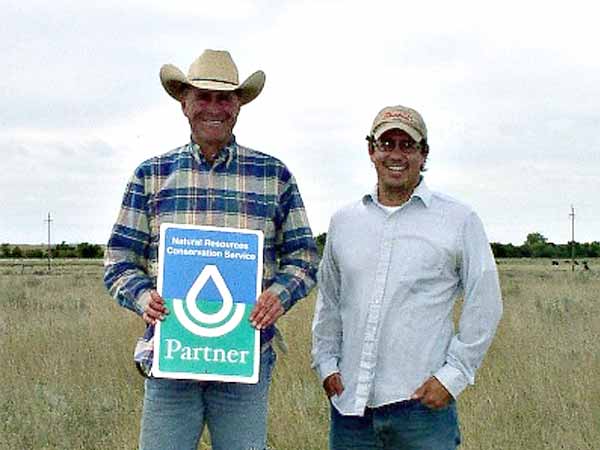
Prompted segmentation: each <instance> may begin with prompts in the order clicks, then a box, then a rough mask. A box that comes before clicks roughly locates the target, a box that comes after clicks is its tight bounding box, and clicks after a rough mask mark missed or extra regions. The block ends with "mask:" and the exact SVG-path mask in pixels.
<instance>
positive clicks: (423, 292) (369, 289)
mask: <svg viewBox="0 0 600 450" xmlns="http://www.w3.org/2000/svg"><path fill="white" fill-rule="evenodd" d="M375 192H376V191H375ZM318 287H319V292H318V297H317V305H316V310H315V317H314V321H313V350H312V356H313V367H314V368H315V369H316V370H317V373H318V374H319V376H320V378H321V380H324V379H325V378H326V377H327V376H329V375H331V374H332V373H334V372H340V374H341V377H342V382H343V384H344V387H345V389H344V392H343V393H342V394H341V395H340V396H334V397H333V398H332V399H331V400H332V402H333V404H334V406H335V407H336V408H337V409H338V411H339V412H340V413H341V414H344V415H363V413H364V410H365V407H367V406H369V407H378V406H382V405H385V404H389V403H394V402H398V401H402V400H407V399H409V398H410V396H411V395H412V394H413V392H414V391H415V390H416V389H417V388H418V387H419V386H421V384H423V382H424V381H425V380H426V379H427V378H429V377H430V376H432V375H433V376H435V377H436V378H437V379H438V380H439V381H440V382H441V383H442V384H443V385H444V387H445V388H446V389H447V390H448V391H449V392H450V394H452V396H453V397H455V398H456V397H457V396H458V394H459V393H460V392H461V391H462V390H463V389H464V388H465V387H466V386H467V385H468V384H473V382H474V377H475V371H476V370H477V368H478V367H479V365H480V364H481V361H482V359H483V356H484V354H485V352H486V350H487V349H488V347H489V345H490V343H491V340H492V338H493V336H494V333H495V331H496V327H497V325H498V321H499V320H500V316H501V314H502V302H501V294H500V286H499V282H498V273H497V270H496V264H495V261H494V257H493V255H492V252H491V249H490V245H489V242H488V239H487V237H486V235H485V231H484V229H483V225H482V223H481V220H480V219H479V217H478V216H477V215H476V214H475V213H474V212H473V211H472V210H471V209H470V208H469V207H467V206H466V205H464V204H462V203H460V202H458V201H456V200H454V199H452V198H450V197H448V196H446V195H442V194H439V193H436V192H432V191H430V190H429V189H428V188H427V186H426V185H425V182H424V181H423V180H422V181H421V183H420V184H419V185H418V186H417V188H416V189H415V191H414V193H413V195H412V196H411V198H410V199H409V201H407V202H406V203H405V204H404V205H402V206H401V207H400V208H398V209H396V210H394V211H393V212H391V213H390V212H388V211H386V210H385V209H384V208H383V207H382V206H381V205H379V204H378V202H377V196H376V193H372V194H370V195H366V196H364V197H363V199H362V200H361V201H359V202H357V203H355V204H352V205H350V206H347V207H345V208H342V209H341V210H340V211H338V212H337V213H336V214H335V215H334V216H333V217H332V219H331V223H330V227H329V231H328V234H327V243H326V246H325V250H324V253H323V259H322V261H321V266H320V269H319V275H318ZM461 293H462V294H464V303H463V306H462V310H461V315H460V320H459V323H458V330H455V327H454V323H453V306H454V302H455V300H456V298H457V297H458V296H459V295H460V294H461Z"/></svg>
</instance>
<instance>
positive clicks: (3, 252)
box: [0, 242, 12, 258]
mask: <svg viewBox="0 0 600 450" xmlns="http://www.w3.org/2000/svg"><path fill="white" fill-rule="evenodd" d="M11 254H12V250H11V248H10V244H7V243H6V242H5V243H4V244H2V245H1V246H0V256H1V257H2V258H10V256H11Z"/></svg>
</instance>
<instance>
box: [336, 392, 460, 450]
mask: <svg viewBox="0 0 600 450" xmlns="http://www.w3.org/2000/svg"><path fill="white" fill-rule="evenodd" d="M459 444H460V432H459V429H458V417H457V413H456V403H455V402H454V401H452V402H451V403H450V404H449V405H448V406H446V407H445V408H442V409H438V410H434V409H430V408H428V407H427V406H425V405H422V404H421V402H419V401H418V400H408V401H405V402H399V403H392V404H389V405H384V406H381V407H379V408H367V409H366V411H365V415H364V416H362V417H361V416H343V415H341V414H340V413H339V412H338V411H337V410H336V409H335V406H333V405H331V428H330V431H329V448H330V449H331V450H351V449H355V450H455V449H456V447H457V446H458V445H459Z"/></svg>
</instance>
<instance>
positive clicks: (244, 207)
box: [104, 138, 318, 363]
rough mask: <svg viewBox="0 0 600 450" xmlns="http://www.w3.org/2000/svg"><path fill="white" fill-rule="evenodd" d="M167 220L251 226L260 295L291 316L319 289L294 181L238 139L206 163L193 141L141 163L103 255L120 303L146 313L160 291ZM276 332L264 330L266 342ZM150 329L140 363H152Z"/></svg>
mask: <svg viewBox="0 0 600 450" xmlns="http://www.w3.org/2000/svg"><path fill="white" fill-rule="evenodd" d="M164 222H170V223H179V224H195V225H210V226H222V227H231V228H246V229H253V230H261V231H262V232H263V233H264V253H263V257H264V259H263V261H264V266H263V283H262V284H263V289H264V290H269V291H272V292H274V293H275V294H277V295H278V296H279V298H280V300H281V302H282V305H283V307H284V309H285V311H286V312H287V311H288V310H289V309H290V308H291V307H292V306H293V305H294V304H295V303H296V302H297V301H298V300H299V299H301V298H303V297H305V296H306V295H307V294H308V293H309V291H310V289H311V288H312V287H313V286H314V283H315V276H316V269H317V261H318V256H317V249H316V245H315V243H314V240H313V237H312V232H311V229H310V226H309V224H308V220H307V217H306V212H305V210H304V205H303V203H302V198H301V197H300V193H299V191H298V187H297V185H296V182H295V180H294V177H293V176H292V174H291V173H290V172H289V170H288V169H287V168H286V167H285V165H284V164H283V163H282V162H281V161H279V160H277V159H276V158H273V157H272V156H269V155H265V154H264V153H260V152H257V151H255V150H251V149H248V148H245V147H242V146H240V145H238V144H237V143H236V142H235V138H233V139H232V140H231V142H230V143H229V144H228V145H227V146H226V147H225V148H223V149H222V150H221V152H220V153H219V155H218V157H217V159H216V160H215V162H214V163H213V164H212V165H211V164H209V163H208V162H207V161H206V159H205V158H204V156H203V155H202V153H201V152H200V148H199V147H198V145H197V144H196V143H194V142H193V141H192V142H190V143H189V144H187V145H185V146H183V147H179V148H177V149H175V150H172V151H170V152H168V153H166V154H164V155H161V156H157V157H154V158H151V159H149V160H147V161H145V162H143V163H142V164H141V165H140V166H139V167H138V168H137V169H136V171H135V173H134V175H133V177H132V178H131V180H130V181H129V184H128V185H127V189H126V191H125V195H124V197H123V202H122V205H121V210H120V212H119V216H118V218H117V222H116V224H115V225H114V227H113V230H112V234H111V236H110V240H109V241H108V246H107V249H106V257H105V264H104V265H105V274H104V283H105V285H106V287H107V289H108V291H109V292H110V294H111V295H112V296H113V297H114V298H115V299H116V300H117V302H118V303H119V304H120V305H121V306H124V307H125V308H128V309H130V310H132V311H135V312H136V313H137V314H138V315H142V313H143V312H144V307H145V306H146V305H147V303H148V301H149V298H150V289H154V288H155V286H156V277H157V273H158V245H159V232H160V225H161V223H164ZM275 333H276V330H275V327H273V326H272V327H269V328H267V329H266V330H262V331H261V343H263V344H264V343H266V342H269V341H270V340H271V339H272V338H273V336H274V335H275ZM152 335H153V327H150V329H149V330H147V332H146V334H145V338H143V339H142V340H141V341H140V342H141V343H140V345H138V347H137V348H136V361H140V362H144V363H151V359H152V345H144V342H146V343H148V341H150V340H151V338H152Z"/></svg>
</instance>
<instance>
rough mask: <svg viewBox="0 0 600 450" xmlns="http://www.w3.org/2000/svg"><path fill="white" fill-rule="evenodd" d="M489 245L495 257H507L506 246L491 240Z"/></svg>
mask: <svg viewBox="0 0 600 450" xmlns="http://www.w3.org/2000/svg"><path fill="white" fill-rule="evenodd" d="M490 246H491V247H492V253H493V254H494V256H495V257H496V258H507V257H508V254H507V251H506V246H505V245H504V244H501V243H500V242H492V243H491V244H490Z"/></svg>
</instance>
